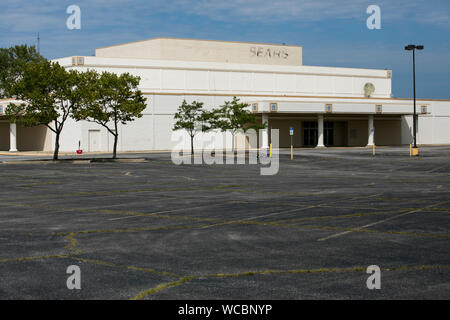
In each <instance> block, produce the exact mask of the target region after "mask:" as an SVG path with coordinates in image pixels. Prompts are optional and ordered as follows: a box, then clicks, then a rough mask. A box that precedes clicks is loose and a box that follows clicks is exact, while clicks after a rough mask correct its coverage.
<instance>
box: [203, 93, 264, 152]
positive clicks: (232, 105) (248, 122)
mask: <svg viewBox="0 0 450 320" xmlns="http://www.w3.org/2000/svg"><path fill="white" fill-rule="evenodd" d="M249 110H250V105H249V104H248V103H241V102H240V100H239V99H238V98H236V97H234V98H233V101H226V102H225V104H224V105H223V106H221V107H219V108H218V109H215V110H214V111H213V113H212V115H211V118H212V119H213V120H212V122H211V128H213V129H214V128H218V129H220V130H222V131H228V130H229V131H230V132H231V135H232V151H233V152H234V149H235V146H234V145H235V143H234V139H235V135H236V133H237V131H239V130H243V131H244V132H246V131H247V130H249V129H255V130H256V131H259V130H260V129H264V128H266V124H265V123H263V124H258V119H257V117H256V115H255V114H253V113H252V112H250V111H249Z"/></svg>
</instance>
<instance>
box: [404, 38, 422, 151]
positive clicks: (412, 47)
mask: <svg viewBox="0 0 450 320" xmlns="http://www.w3.org/2000/svg"><path fill="white" fill-rule="evenodd" d="M416 49H417V50H423V49H424V46H422V45H414V44H410V45H408V46H406V47H405V50H407V51H412V52H413V91H414V118H413V137H414V149H416V150H417V137H416V131H417V112H416Z"/></svg>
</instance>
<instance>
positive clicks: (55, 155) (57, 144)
mask: <svg viewBox="0 0 450 320" xmlns="http://www.w3.org/2000/svg"><path fill="white" fill-rule="evenodd" d="M59 135H60V132H57V133H56V137H55V151H54V152H53V160H54V161H56V160H58V154H59Z"/></svg>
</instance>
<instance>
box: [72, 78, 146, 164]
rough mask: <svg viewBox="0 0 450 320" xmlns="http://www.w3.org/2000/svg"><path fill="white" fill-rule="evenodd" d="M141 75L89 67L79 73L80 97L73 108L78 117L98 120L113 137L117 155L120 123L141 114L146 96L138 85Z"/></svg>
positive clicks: (90, 120) (92, 120)
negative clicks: (99, 70)
mask: <svg viewBox="0 0 450 320" xmlns="http://www.w3.org/2000/svg"><path fill="white" fill-rule="evenodd" d="M139 83H140V78H139V77H135V76H132V75H130V74H129V73H124V74H121V75H117V74H114V73H109V72H103V73H102V74H99V73H97V72H96V71H87V72H85V73H82V74H81V75H80V89H81V90H80V92H81V99H80V100H79V103H78V104H77V106H76V107H75V109H74V111H73V117H74V119H75V120H77V121H80V120H86V121H89V122H94V123H97V124H99V125H101V126H103V127H104V128H106V130H108V132H109V133H110V134H111V135H113V137H114V147H113V159H116V158H117V142H118V138H119V131H118V125H119V123H122V124H123V125H125V124H127V122H131V121H134V120H135V119H136V118H141V117H142V112H143V111H144V110H145V108H146V101H147V99H146V98H145V97H144V96H143V95H142V92H141V91H140V90H139V89H138V86H139Z"/></svg>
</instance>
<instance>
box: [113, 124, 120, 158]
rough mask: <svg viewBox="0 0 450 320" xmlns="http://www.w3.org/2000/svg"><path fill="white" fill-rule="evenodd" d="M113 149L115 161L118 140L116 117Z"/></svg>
mask: <svg viewBox="0 0 450 320" xmlns="http://www.w3.org/2000/svg"><path fill="white" fill-rule="evenodd" d="M114 129H115V131H114V148H113V159H117V140H118V138H119V133H118V132H117V117H116V116H114Z"/></svg>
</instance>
